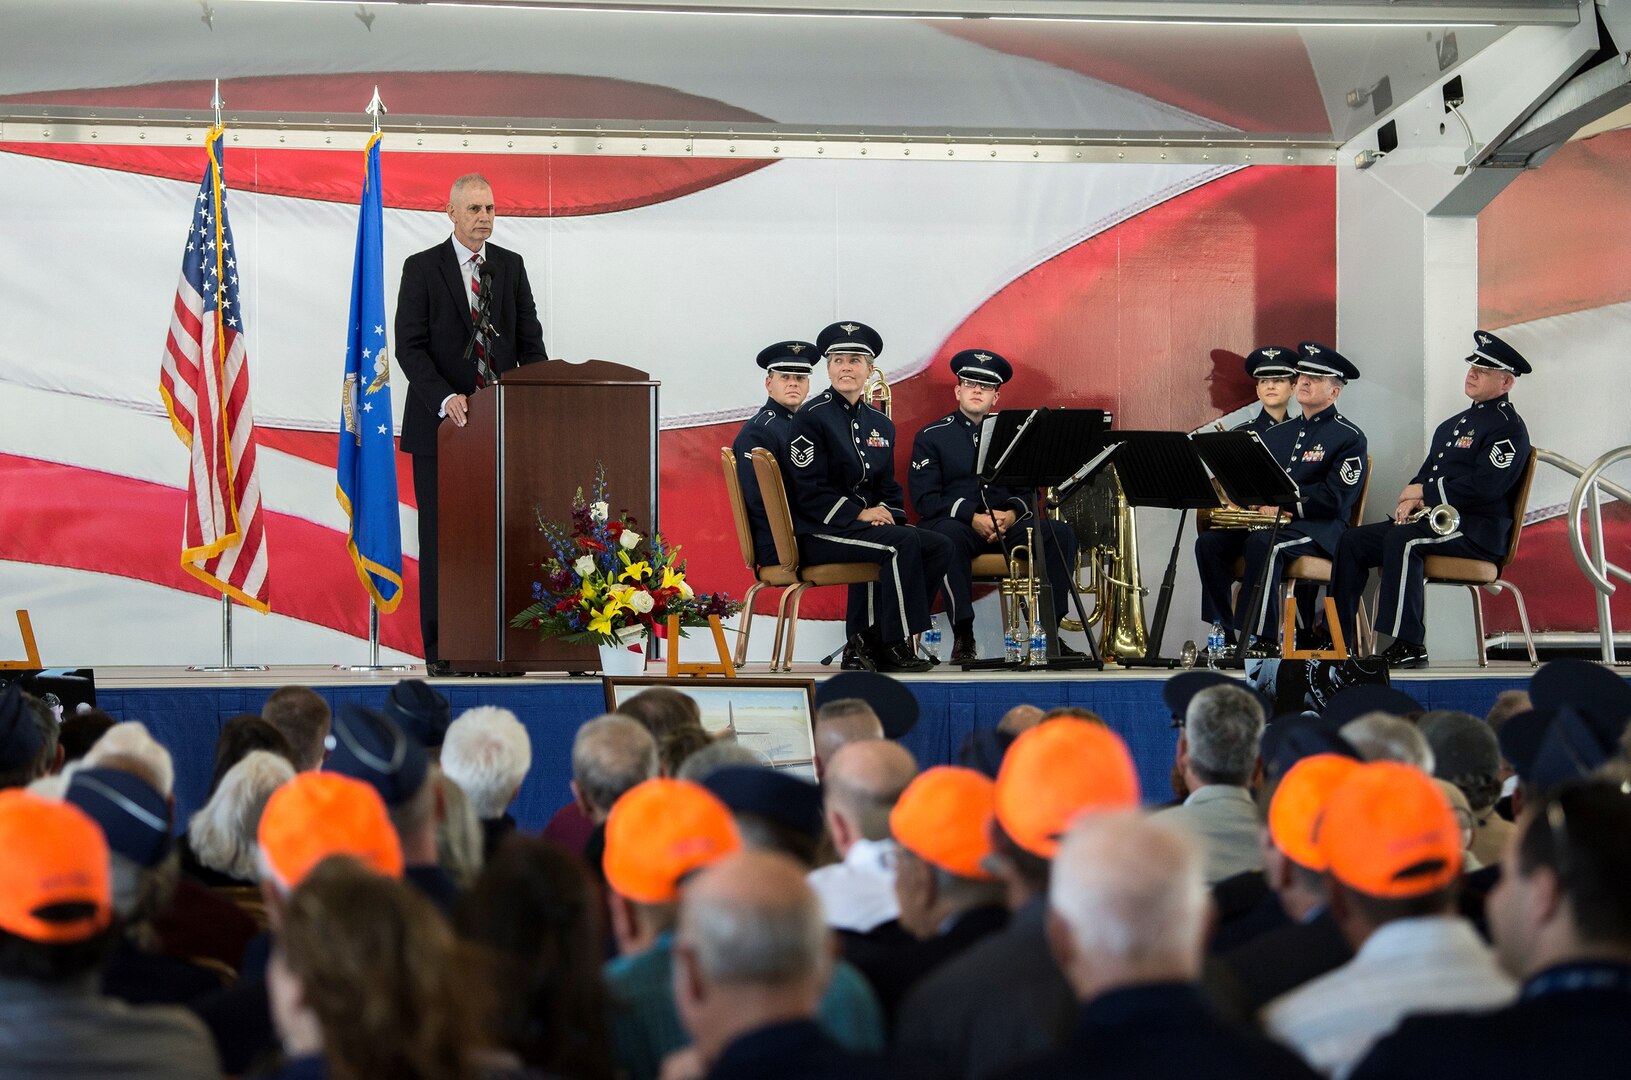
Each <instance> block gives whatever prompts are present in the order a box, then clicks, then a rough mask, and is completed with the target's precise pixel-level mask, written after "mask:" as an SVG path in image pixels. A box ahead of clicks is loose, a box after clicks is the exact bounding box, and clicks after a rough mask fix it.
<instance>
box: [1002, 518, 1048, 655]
mask: <svg viewBox="0 0 1631 1080" xmlns="http://www.w3.org/2000/svg"><path fill="white" fill-rule="evenodd" d="M1035 531H1036V530H1034V529H1029V528H1027V529H1026V530H1025V542H1024V543H1023V544H1014V545H1012V546H1011V547H1009V549H1008V576H1007V577H1006V578H1004V579H1003V581H1002V584H1001V585H999V586H998V587H997V592H998V595H999V596H1000V597H1001V599H1002V600H1003V602H1004V603H1005V604H1007V606H1008V625H1007V627H1006V628H1005V629H1004V632H1003V652H1004V658H1005V659H1006V660H1007V661H1008V662H1009V663H1010V664H1017V663H1019V662H1020V661H1021V660H1023V659H1024V658H1025V652H1026V649H1027V648H1028V647H1029V646H1030V643H1031V640H1032V638H1033V636H1034V635H1035V634H1036V633H1037V632H1038V631H1040V630H1041V610H1040V608H1039V607H1038V604H1039V603H1040V601H1041V586H1040V583H1039V582H1038V581H1037V578H1036V565H1035V562H1034V560H1033V559H1032V558H1031V553H1032V552H1033V551H1035V550H1036V548H1035V546H1034V544H1035V541H1034V539H1033V538H1034V535H1035ZM1027 612H1029V613H1030V616H1031V619H1032V621H1033V623H1035V626H1034V627H1031V628H1027V627H1026V625H1025V616H1026V613H1027ZM1045 659H1046V656H1045V653H1044V654H1043V655H1038V656H1036V657H1034V658H1032V661H1031V662H1032V663H1033V664H1040V663H1042V662H1043V661H1044V660H1045Z"/></svg>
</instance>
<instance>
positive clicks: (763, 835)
mask: <svg viewBox="0 0 1631 1080" xmlns="http://www.w3.org/2000/svg"><path fill="white" fill-rule="evenodd" d="M702 786H703V787H705V788H707V789H708V790H709V791H711V792H713V793H714V796H715V797H717V798H718V799H719V801H720V802H722V803H724V804H725V805H726V806H727V807H729V808H730V812H731V817H732V818H734V819H735V821H736V831H737V832H738V833H739V834H740V835H741V837H742V844H743V846H745V847H749V848H753V849H754V850H756V851H774V852H777V853H778V854H781V855H786V856H787V857H788V858H790V859H792V860H793V861H795V862H797V863H798V864H800V865H801V866H803V867H804V869H805V870H806V871H810V870H814V869H815V867H816V863H817V861H818V854H819V852H820V850H821V841H822V839H823V836H824V835H825V830H826V826H825V824H824V823H823V821H822V818H821V789H820V788H818V787H816V786H815V785H814V784H812V783H810V782H809V781H808V780H805V779H803V778H801V777H798V776H794V775H792V774H790V773H784V772H777V771H776V770H774V769H767V768H765V767H764V766H763V765H732V766H730V767H729V768H724V769H715V770H714V771H713V772H711V773H709V774H708V779H706V780H704V781H703V783H702Z"/></svg>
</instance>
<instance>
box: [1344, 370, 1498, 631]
mask: <svg viewBox="0 0 1631 1080" xmlns="http://www.w3.org/2000/svg"><path fill="white" fill-rule="evenodd" d="M1528 460H1529V428H1528V427H1527V426H1526V425H1525V424H1524V422H1523V418H1522V417H1521V416H1519V415H1518V411H1517V410H1516V409H1514V408H1513V407H1512V402H1511V401H1510V400H1509V399H1508V398H1507V396H1506V395H1505V394H1502V395H1501V396H1500V397H1498V398H1493V399H1491V400H1489V401H1484V402H1479V403H1477V404H1475V405H1469V406H1468V407H1467V408H1466V410H1464V411H1463V412H1461V413H1459V414H1457V415H1456V416H1453V417H1451V418H1450V419H1448V420H1446V421H1444V423H1442V424H1440V425H1439V426H1438V429H1437V430H1435V431H1434V432H1433V439H1432V441H1431V442H1430V443H1428V445H1427V457H1426V459H1425V460H1424V461H1423V462H1422V463H1421V468H1420V469H1418V470H1416V475H1415V476H1413V477H1411V478H1410V482H1411V483H1412V484H1420V485H1421V486H1422V498H1423V499H1424V500H1426V502H1427V504H1428V505H1429V506H1434V505H1437V504H1439V503H1449V504H1450V505H1451V506H1453V507H1455V509H1456V512H1457V513H1459V514H1460V515H1461V523H1460V525H1459V526H1458V527H1457V528H1456V529H1455V531H1453V532H1451V533H1450V534H1449V535H1447V536H1439V535H1438V534H1436V533H1434V532H1433V529H1432V526H1431V525H1430V524H1428V523H1427V522H1425V521H1418V522H1416V523H1414V524H1410V525H1396V524H1394V523H1393V522H1392V521H1391V520H1388V521H1380V522H1376V523H1374V524H1371V525H1366V526H1364V527H1363V528H1359V529H1353V530H1350V531H1349V533H1348V534H1347V535H1345V536H1344V537H1343V538H1342V543H1341V544H1340V545H1339V546H1338V548H1337V557H1336V559H1335V561H1334V565H1333V569H1332V572H1331V597H1332V599H1334V600H1335V601H1336V606H1337V616H1338V617H1339V618H1340V619H1341V620H1342V630H1343V633H1345V634H1348V635H1350V636H1349V638H1348V640H1350V641H1352V640H1353V637H1352V636H1351V635H1352V634H1353V632H1354V626H1355V623H1356V622H1357V620H1358V611H1359V600H1360V596H1361V594H1362V593H1363V592H1364V590H1365V579H1366V577H1367V576H1368V575H1369V572H1370V568H1371V567H1373V566H1379V567H1381V580H1380V582H1379V589H1378V592H1377V597H1376V629H1377V631H1378V632H1380V633H1383V634H1390V635H1392V636H1393V637H1395V638H1397V639H1399V640H1400V641H1407V642H1410V643H1411V644H1413V645H1420V644H1422V642H1423V641H1425V640H1426V636H1427V626H1426V622H1425V606H1426V598H1425V596H1424V595H1423V594H1424V593H1425V591H1426V587H1425V585H1424V578H1423V569H1422V561H1421V559H1422V556H1423V555H1449V556H1457V557H1461V558H1470V559H1488V560H1490V561H1492V562H1497V561H1499V560H1500V559H1501V557H1502V556H1504V555H1505V554H1506V546H1507V541H1509V540H1510V539H1511V538H1512V529H1513V521H1512V494H1513V490H1514V489H1515V488H1516V487H1517V485H1518V481H1520V480H1521V479H1523V469H1524V465H1525V463H1526V462H1527V461H1528Z"/></svg>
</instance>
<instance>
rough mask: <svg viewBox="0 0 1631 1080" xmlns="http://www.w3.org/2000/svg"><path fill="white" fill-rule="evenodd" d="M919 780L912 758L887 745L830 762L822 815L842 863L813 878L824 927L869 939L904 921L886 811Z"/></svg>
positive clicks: (874, 744)
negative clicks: (870, 934) (896, 921)
mask: <svg viewBox="0 0 1631 1080" xmlns="http://www.w3.org/2000/svg"><path fill="white" fill-rule="evenodd" d="M916 776H917V762H916V761H915V760H914V759H913V758H912V753H911V751H909V750H907V749H906V748H905V747H904V746H901V745H900V744H899V743H894V742H890V741H888V740H887V739H866V740H863V741H861V742H854V743H850V744H849V745H847V746H843V747H840V748H839V750H838V752H837V753H835V754H834V755H833V756H832V758H831V759H830V760H829V761H828V762H827V776H826V783H825V784H824V785H823V799H822V804H823V805H822V813H823V815H824V816H825V818H826V821H827V831H828V833H830V834H831V836H832V840H833V847H834V848H836V849H837V851H838V857H839V859H840V860H842V861H840V862H836V863H833V864H831V865H829V866H823V867H820V868H818V869H816V870H812V871H811V872H810V886H811V888H813V889H815V891H816V895H818V896H820V897H821V905H822V907H823V908H824V909H825V910H826V913H827V925H828V926H831V927H832V928H834V929H835V930H848V931H852V932H854V933H857V934H865V933H868V932H870V931H872V930H875V929H877V928H878V927H879V926H881V925H883V924H884V923H887V922H890V921H892V920H894V919H895V918H897V917H898V916H899V915H900V904H899V902H898V901H897V900H896V898H895V842H894V841H893V840H892V839H890V836H889V812H890V811H891V810H893V809H894V808H895V803H896V801H897V800H898V799H899V798H900V796H901V792H903V791H905V790H906V788H907V785H909V784H910V783H911V782H912V780H913V778H914V777H916Z"/></svg>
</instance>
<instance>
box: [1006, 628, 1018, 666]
mask: <svg viewBox="0 0 1631 1080" xmlns="http://www.w3.org/2000/svg"><path fill="white" fill-rule="evenodd" d="M1002 658H1003V660H1004V661H1005V662H1007V663H1009V664H1016V665H1017V664H1018V663H1019V661H1020V655H1019V631H1018V628H1017V627H1015V626H1014V625H1013V624H1012V623H1010V624H1009V625H1008V628H1007V629H1005V630H1004V631H1003V632H1002Z"/></svg>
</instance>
